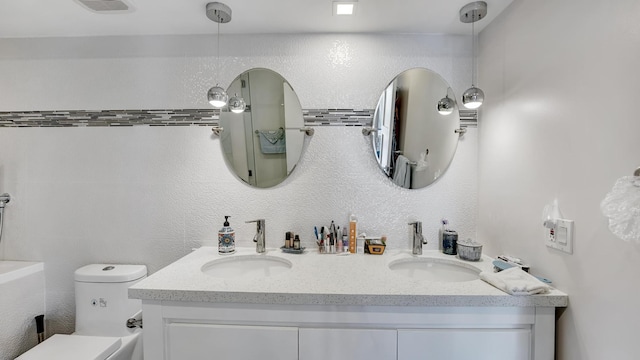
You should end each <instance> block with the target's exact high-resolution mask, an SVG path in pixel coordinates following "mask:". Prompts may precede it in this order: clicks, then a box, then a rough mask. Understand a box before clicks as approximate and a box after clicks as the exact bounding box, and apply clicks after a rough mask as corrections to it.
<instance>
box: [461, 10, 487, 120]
mask: <svg viewBox="0 0 640 360" xmlns="http://www.w3.org/2000/svg"><path fill="white" fill-rule="evenodd" d="M486 15H487V3H486V2H484V1H475V2H472V3H469V4H467V5H465V6H463V7H462V9H460V21H461V22H463V23H465V24H468V23H471V43H472V45H471V46H472V50H471V53H472V54H471V64H472V67H471V87H470V88H469V89H467V91H465V92H464V93H463V94H462V104H463V105H464V107H466V108H467V109H477V108H479V107H480V105H482V102H483V101H484V92H483V91H482V90H481V89H480V88H478V87H476V86H475V77H476V76H475V75H476V36H475V22H476V21H478V20H481V19H484V17H485V16H486Z"/></svg>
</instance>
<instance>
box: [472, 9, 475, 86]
mask: <svg viewBox="0 0 640 360" xmlns="http://www.w3.org/2000/svg"><path fill="white" fill-rule="evenodd" d="M475 13H476V12H475V11H473V19H472V20H473V21H472V22H471V87H475V86H476V85H475V83H476V36H475V34H476V31H475V24H476V19H475V17H476V16H475V15H476V14H475Z"/></svg>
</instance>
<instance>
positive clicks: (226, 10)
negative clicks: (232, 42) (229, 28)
mask: <svg viewBox="0 0 640 360" xmlns="http://www.w3.org/2000/svg"><path fill="white" fill-rule="evenodd" d="M207 17H208V18H209V19H210V20H212V21H215V22H216V23H218V41H217V44H218V52H217V55H218V66H217V68H216V71H217V75H216V77H217V80H220V24H221V23H223V24H224V23H228V22H229V21H231V8H230V7H228V6H227V5H225V4H223V3H219V2H210V3H208V4H207ZM207 98H208V99H209V104H211V105H212V106H213V107H217V108H221V107H223V106H225V105H227V100H229V95H227V92H226V90H225V89H223V88H222V87H220V86H219V85H218V83H217V82H216V86H214V87H212V88H211V89H209V91H208V92H207Z"/></svg>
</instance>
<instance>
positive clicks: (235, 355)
mask: <svg viewBox="0 0 640 360" xmlns="http://www.w3.org/2000/svg"><path fill="white" fill-rule="evenodd" d="M167 339H168V343H167V355H168V359H170V360H184V359H189V360H201V359H202V360H205V359H206V360H212V359H213V360H218V359H219V360H231V359H232V360H255V359H262V360H296V359H298V328H294V327H277V326H236V325H210V324H182V323H174V324H169V325H167Z"/></svg>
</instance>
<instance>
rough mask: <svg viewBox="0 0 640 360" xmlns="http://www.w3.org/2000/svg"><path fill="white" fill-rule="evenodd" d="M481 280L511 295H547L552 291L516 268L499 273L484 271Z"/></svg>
mask: <svg viewBox="0 0 640 360" xmlns="http://www.w3.org/2000/svg"><path fill="white" fill-rule="evenodd" d="M480 278H481V279H482V280H484V281H486V282H488V283H489V284H491V285H493V286H495V287H497V288H498V289H500V290H502V291H504V292H506V293H507V294H511V295H536V294H546V293H548V292H549V290H550V289H551V287H549V285H547V284H545V283H543V282H542V281H540V280H538V279H536V278H535V277H534V276H532V275H529V274H528V273H527V272H525V271H523V270H522V269H520V268H519V267H516V266H514V267H512V268H509V269H505V270H502V271H500V272H498V273H493V272H488V271H483V272H481V273H480Z"/></svg>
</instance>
